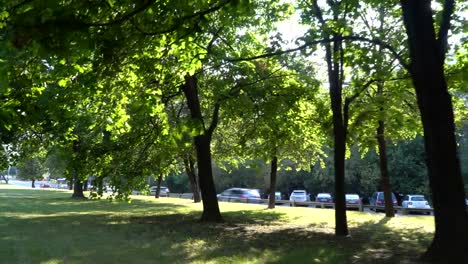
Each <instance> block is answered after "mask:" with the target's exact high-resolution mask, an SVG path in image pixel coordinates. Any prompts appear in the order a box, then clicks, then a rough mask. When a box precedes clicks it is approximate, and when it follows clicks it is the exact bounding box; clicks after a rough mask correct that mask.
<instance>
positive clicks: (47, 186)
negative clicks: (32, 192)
mask: <svg viewBox="0 0 468 264" xmlns="http://www.w3.org/2000/svg"><path fill="white" fill-rule="evenodd" d="M40 186H41V188H50V184H48V183H41V185H40Z"/></svg>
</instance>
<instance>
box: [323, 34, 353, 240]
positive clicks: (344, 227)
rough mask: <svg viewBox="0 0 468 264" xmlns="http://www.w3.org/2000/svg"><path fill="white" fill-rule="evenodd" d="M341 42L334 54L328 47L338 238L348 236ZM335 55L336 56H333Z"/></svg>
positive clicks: (337, 43) (334, 44)
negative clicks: (340, 58) (339, 57)
mask: <svg viewBox="0 0 468 264" xmlns="http://www.w3.org/2000/svg"><path fill="white" fill-rule="evenodd" d="M340 47H341V41H338V40H335V41H334V42H333V52H332V50H331V47H330V44H328V45H326V49H325V50H326V56H327V64H328V81H329V85H330V102H331V108H332V113H333V139H334V154H333V155H334V168H335V234H336V235H337V236H347V235H348V224H347V219H346V218H347V217H346V199H345V190H344V187H345V183H344V179H345V177H344V174H345V151H346V129H345V126H344V124H343V112H342V107H343V104H342V98H341V90H342V79H341V78H340V68H341V66H340V60H338V58H336V57H335V58H333V56H338V54H339V53H341V52H340ZM333 54H334V55H333Z"/></svg>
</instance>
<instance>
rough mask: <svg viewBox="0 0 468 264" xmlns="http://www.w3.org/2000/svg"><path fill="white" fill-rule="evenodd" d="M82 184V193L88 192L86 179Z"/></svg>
mask: <svg viewBox="0 0 468 264" xmlns="http://www.w3.org/2000/svg"><path fill="white" fill-rule="evenodd" d="M82 184H83V191H87V190H88V179H86V180H84V181H83V182H82Z"/></svg>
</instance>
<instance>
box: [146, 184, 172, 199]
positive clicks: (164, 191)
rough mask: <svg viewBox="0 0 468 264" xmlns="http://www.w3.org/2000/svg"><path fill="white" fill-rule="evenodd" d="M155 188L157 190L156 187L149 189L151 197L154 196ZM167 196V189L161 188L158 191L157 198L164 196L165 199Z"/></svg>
mask: <svg viewBox="0 0 468 264" xmlns="http://www.w3.org/2000/svg"><path fill="white" fill-rule="evenodd" d="M157 188H158V186H151V187H150V194H151V195H152V196H155V195H156V189H157ZM168 194H169V188H167V187H163V186H161V187H160V189H159V196H161V197H164V196H166V197H167V195H168Z"/></svg>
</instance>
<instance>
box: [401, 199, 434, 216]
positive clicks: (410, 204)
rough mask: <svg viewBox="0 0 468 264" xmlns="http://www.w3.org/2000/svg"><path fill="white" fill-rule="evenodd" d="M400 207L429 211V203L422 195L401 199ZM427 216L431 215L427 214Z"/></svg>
mask: <svg viewBox="0 0 468 264" xmlns="http://www.w3.org/2000/svg"><path fill="white" fill-rule="evenodd" d="M401 206H402V207H404V208H421V209H431V206H430V205H429V202H428V201H427V200H426V198H425V197H424V195H421V194H408V195H405V197H403V202H402V203H401ZM427 214H431V213H430V212H427Z"/></svg>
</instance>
